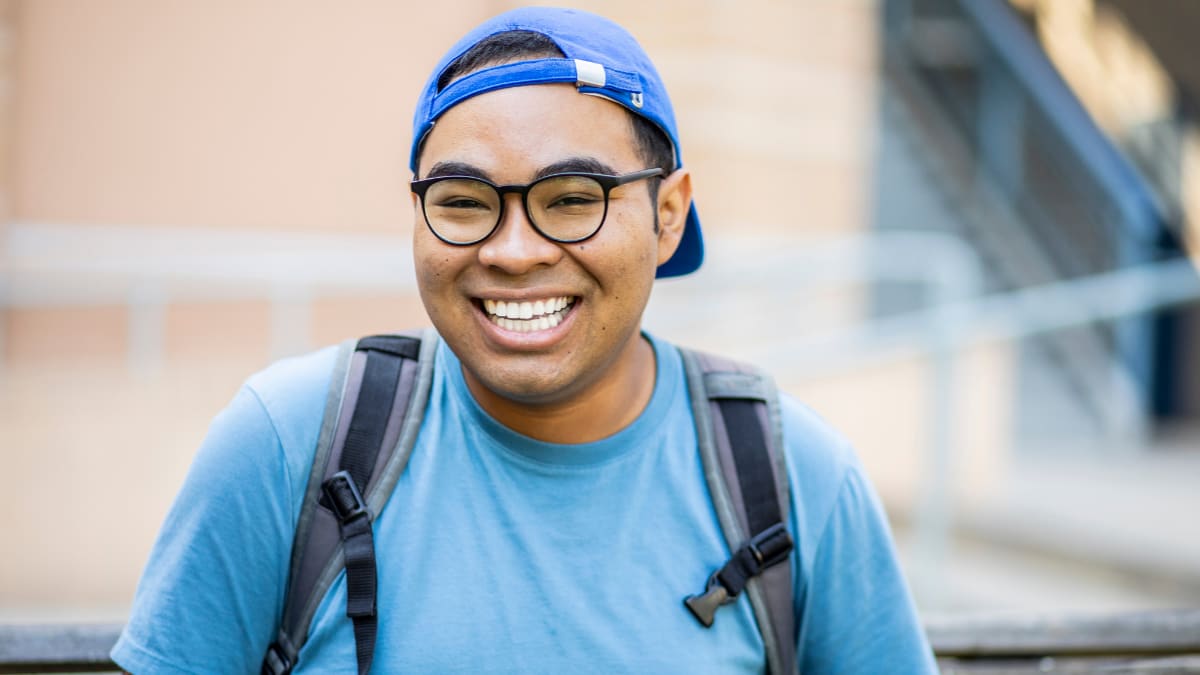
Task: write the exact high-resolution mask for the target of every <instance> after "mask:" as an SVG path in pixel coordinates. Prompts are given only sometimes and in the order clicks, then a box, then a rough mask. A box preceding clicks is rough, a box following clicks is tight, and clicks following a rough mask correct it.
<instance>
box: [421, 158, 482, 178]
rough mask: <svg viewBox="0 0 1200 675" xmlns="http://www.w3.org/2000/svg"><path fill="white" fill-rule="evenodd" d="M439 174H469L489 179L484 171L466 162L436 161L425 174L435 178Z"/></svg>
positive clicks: (427, 176)
mask: <svg viewBox="0 0 1200 675" xmlns="http://www.w3.org/2000/svg"><path fill="white" fill-rule="evenodd" d="M439 176H471V177H473V178H482V179H484V180H490V177H489V176H488V174H487V172H486V171H484V170H483V169H481V168H479V167H477V166H475V165H473V164H467V163H466V162H438V163H437V164H434V165H433V167H432V168H430V169H429V173H427V174H425V177H426V178H437V177H439Z"/></svg>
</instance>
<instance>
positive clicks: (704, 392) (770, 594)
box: [680, 349, 796, 675]
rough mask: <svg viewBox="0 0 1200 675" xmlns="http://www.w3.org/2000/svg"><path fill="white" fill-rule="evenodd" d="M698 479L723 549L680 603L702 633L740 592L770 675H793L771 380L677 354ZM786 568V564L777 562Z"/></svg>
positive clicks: (786, 497)
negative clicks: (721, 558) (702, 584)
mask: <svg viewBox="0 0 1200 675" xmlns="http://www.w3.org/2000/svg"><path fill="white" fill-rule="evenodd" d="M680 353H681V355H682V356H683V363H684V370H685V372H686V373H687V381H688V393H689V394H690V396H691V401H692V416H693V417H694V419H695V424H696V437H697V441H698V443H699V447H700V456H701V458H702V461H703V464H704V476H705V479H706V481H707V483H708V489H709V493H710V495H711V496H712V501H713V506H714V508H715V509H716V512H717V518H718V520H719V521H720V523H721V529H722V531H723V532H724V534H725V540H726V542H727V543H728V545H729V550H730V551H732V552H733V554H732V555H731V556H730V558H729V560H728V561H727V562H726V563H725V564H724V565H723V566H722V567H721V568H720V569H718V570H716V571H715V572H713V573H712V575H711V576H709V578H708V583H707V585H706V588H705V590H704V592H703V593H699V594H696V595H691V596H688V597H687V598H685V599H684V604H685V606H686V607H687V608H688V610H690V611H691V612H692V614H693V615H694V616H695V617H696V619H697V620H698V621H699V622H700V623H701V625H703V626H704V627H705V628H708V627H711V626H712V624H713V620H714V618H715V617H714V615H715V613H716V611H717V609H719V608H720V607H721V606H722V605H726V604H729V603H731V602H733V601H735V600H736V599H737V597H738V595H739V594H741V592H742V591H743V590H744V591H746V595H747V596H748V598H749V601H750V605H751V607H752V608H753V610H754V616H755V620H756V621H757V622H758V627H759V631H760V633H761V634H762V638H763V646H764V649H765V651H766V657H767V670H768V672H770V673H773V674H775V675H781V674H784V673H787V674H789V675H790V674H791V673H795V672H796V641H795V640H796V638H795V626H796V617H795V609H794V600H793V594H792V569H791V568H792V566H791V564H790V563H791V556H790V553H791V551H792V549H793V547H794V545H793V542H792V536H791V534H790V533H789V532H788V529H787V522H788V511H789V504H790V487H789V485H788V479H787V471H786V469H785V467H784V459H783V430H782V429H783V427H782V424H781V422H780V412H779V396H778V392H777V391H776V390H775V385H774V382H773V381H772V380H771V378H770V377H768V376H767V375H765V374H762V373H761V372H759V371H757V370H755V369H752V368H750V367H748V366H745V365H742V364H739V363H736V362H734V361H730V360H728V359H723V358H719V357H715V356H711V355H708V354H703V353H700V352H694V351H691V350H687V349H680ZM783 563H786V564H783Z"/></svg>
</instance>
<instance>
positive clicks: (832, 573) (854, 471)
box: [782, 396, 937, 673]
mask: <svg viewBox="0 0 1200 675" xmlns="http://www.w3.org/2000/svg"><path fill="white" fill-rule="evenodd" d="M782 403H783V413H784V420H783V421H784V438H785V440H786V446H787V454H788V457H787V459H788V473H789V479H790V480H791V484H792V509H793V512H792V524H793V527H794V528H795V531H796V535H797V537H796V539H797V553H796V555H797V558H796V560H795V562H796V570H795V576H796V578H795V589H796V598H795V603H796V613H797V616H796V625H797V645H796V654H797V660H798V662H799V664H800V671H801V672H805V673H936V672H937V668H936V666H935V665H934V661H933V653H932V651H931V650H930V648H929V642H928V640H927V639H926V637H925V633H924V630H923V628H922V627H921V623H920V621H919V620H918V618H917V613H916V609H915V607H914V605H913V601H912V597H911V595H910V594H909V591H908V586H907V584H906V583H905V580H904V576H903V574H902V573H901V570H900V566H899V563H898V561H897V559H896V553H895V548H894V546H893V544H892V537H891V532H890V531H889V529H888V524H887V518H886V517H885V515H884V512H883V507H882V505H881V504H880V502H879V498H878V496H877V495H876V494H875V490H874V488H872V486H871V484H870V481H869V480H868V479H867V477H866V475H865V473H864V472H863V469H862V466H861V465H860V464H859V462H858V459H857V457H855V455H854V452H853V449H852V448H851V447H850V445H849V444H848V443H847V442H846V441H845V439H843V438H842V437H841V436H839V435H838V434H837V433H836V432H835V431H833V430H832V429H831V428H830V427H829V426H828V425H827V424H826V423H825V422H824V421H823V420H821V419H820V418H818V417H817V416H816V415H815V414H814V413H813V412H812V411H811V410H809V409H808V408H805V407H804V406H802V405H801V404H799V403H797V402H796V401H795V400H794V399H791V398H790V397H786V396H785V397H783V400H782Z"/></svg>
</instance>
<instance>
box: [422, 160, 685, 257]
mask: <svg viewBox="0 0 1200 675" xmlns="http://www.w3.org/2000/svg"><path fill="white" fill-rule="evenodd" d="M666 173H667V172H666V171H664V170H663V169H662V168H661V167H654V168H650V169H642V170H641V171H634V172H632V173H626V174H621V175H619V176H612V175H609V174H606V173H589V172H586V171H564V172H562V173H552V174H550V175H549V176H542V177H541V178H539V179H537V180H535V181H533V182H531V183H525V184H524V185H522V184H519V183H514V184H511V185H496V184H495V183H493V182H492V181H490V180H487V179H486V178H480V177H479V176H461V175H452V176H434V177H432V178H422V179H421V180H414V181H411V182H410V183H409V188H410V189H411V190H412V191H413V193H414V194H416V195H417V196H418V197H420V198H421V216H422V217H424V218H425V226H426V227H428V228H429V231H430V232H432V233H433V236H435V237H437V238H438V239H439V240H441V241H442V242H444V243H446V244H449V245H451V246H474V245H475V244H478V243H479V242H481V241H485V240H486V239H487V238H488V237H491V236H492V235H493V234H495V233H496V230H497V229H499V227H500V223H502V222H504V208H505V202H506V200H505V199H504V195H507V194H513V193H515V194H519V195H521V207H522V208H524V209H525V220H528V221H529V224H530V225H532V226H533V230H534V231H535V232H537V233H538V234H540V235H541V236H542V237H544V238H546V239H548V240H550V241H552V242H555V243H558V244H578V243H579V242H581V241H587V240H588V239H591V238H592V237H594V236H596V234H597V233H598V232H599V231H600V228H602V227H604V223H605V222H606V221H607V220H608V193H609V192H612V190H613V188H617V187H620V186H622V185H626V184H628V183H633V182H635V181H639V180H642V179H645V178H655V177H658V178H665V177H666ZM569 176H577V177H582V178H591V179H592V180H594V181H596V182H597V183H599V184H600V189H602V190H603V191H604V213H602V214H600V222H599V223H597V225H596V229H594V230H592V231H591V233H590V234H588V235H587V236H584V237H578V238H575V239H558V238H556V237H551V236H550V235H548V234H546V233H545V232H543V231H542V228H540V227H538V224H537V223H536V222H535V221H534V219H533V216H532V215H530V212H529V192H530V190H532V189H533V187H534V186H535V185H537V184H538V183H542V182H544V181H548V180H551V179H553V178H563V177H569ZM446 180H472V181H475V182H478V183H483V184H484V185H487V186H489V187H491V188H492V189H493V190H495V191H496V195H497V196H498V197H500V209H499V212H498V213H497V215H496V223H495V224H494V225H492V228H491V229H490V230H488V231H487V234H484V235H483V236H482V237H480V238H478V239H475V240H474V241H451V240H449V239H447V238H446V237H444V236H442V235H441V234H440V233H439V232H438V231H437V229H436V228H434V227H433V223H430V222H429V214H428V213H427V212H426V210H425V193H426V192H428V191H429V188H430V187H431V186H433V185H434V184H435V183H440V182H442V181H446Z"/></svg>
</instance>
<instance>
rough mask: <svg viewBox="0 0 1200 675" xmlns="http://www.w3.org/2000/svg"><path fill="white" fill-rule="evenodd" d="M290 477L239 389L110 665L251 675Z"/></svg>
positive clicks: (287, 520) (275, 570) (288, 508)
mask: <svg viewBox="0 0 1200 675" xmlns="http://www.w3.org/2000/svg"><path fill="white" fill-rule="evenodd" d="M290 485H291V478H290V476H289V470H288V466H287V462H286V461H285V460H284V457H283V453H282V450H281V444H280V440H279V436H278V434H277V433H276V430H275V428H274V425H273V424H272V421H271V418H270V416H269V415H268V414H267V411H266V409H265V408H264V406H263V403H262V401H261V400H260V399H259V397H258V396H257V395H256V394H255V392H254V391H253V390H252V389H250V388H249V387H243V388H242V389H241V391H239V393H238V394H237V395H236V396H235V397H234V399H233V401H232V402H231V403H230V404H229V406H228V407H227V408H226V409H225V410H224V411H222V412H221V413H220V414H219V415H218V416H217V417H216V419H215V420H214V421H213V423H212V425H211V427H210V428H209V432H208V435H207V437H206V438H205V440H204V443H203V445H202V446H201V448H200V450H199V452H198V453H197V455H196V458H195V460H194V461H193V464H192V467H191V469H190V470H189V472H188V475H187V478H186V479H185V481H184V485H183V487H182V489H181V491H180V493H179V495H178V496H177V497H176V499H175V502H174V504H173V505H172V507H171V509H170V511H169V513H168V515H167V518H166V521H165V522H164V523H163V526H162V529H161V530H160V532H159V535H158V539H157V541H156V542H155V544H154V547H153V549H152V551H151V554H150V559H149V561H148V563H147V565H146V569H145V571H144V572H143V575H142V578H141V581H140V582H139V583H138V589H137V593H136V594H135V596H134V604H133V609H132V612H131V614H130V618H129V621H128V623H127V624H126V627H125V631H124V632H123V633H122V635H121V638H120V640H118V642H117V644H116V646H115V647H114V648H113V651H112V658H113V660H114V661H116V662H117V664H119V665H120V666H121V667H122V668H124V669H125V670H128V671H130V672H132V673H135V675H146V674H151V673H185V672H186V673H202V672H203V673H246V672H257V671H258V670H259V667H260V664H261V661H262V656H263V653H264V651H265V649H266V646H267V645H268V644H269V642H270V641H271V640H272V639H273V637H274V636H273V633H274V626H275V624H276V622H277V617H278V616H279V614H280V611H281V609H282V604H283V585H284V583H285V581H286V578H287V568H288V564H289V551H290V549H291V538H292V529H293V523H292V521H293V505H292V501H293V500H292V497H291V490H290V487H289V486H290Z"/></svg>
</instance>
